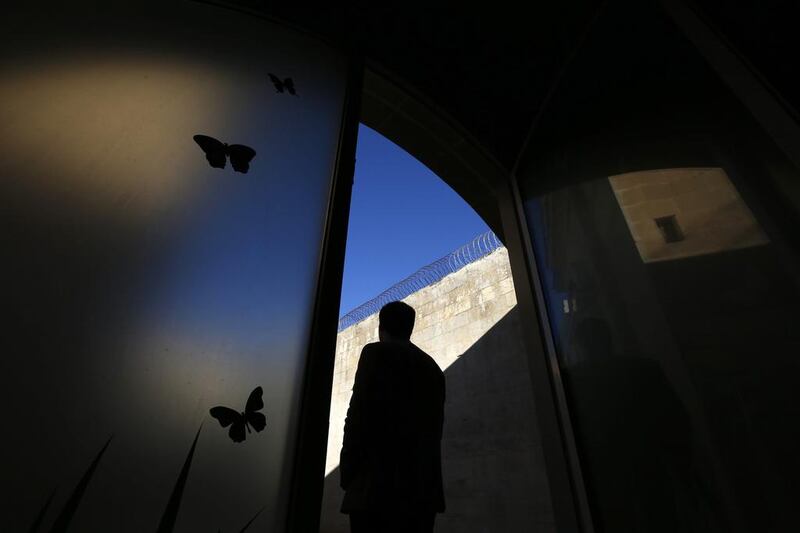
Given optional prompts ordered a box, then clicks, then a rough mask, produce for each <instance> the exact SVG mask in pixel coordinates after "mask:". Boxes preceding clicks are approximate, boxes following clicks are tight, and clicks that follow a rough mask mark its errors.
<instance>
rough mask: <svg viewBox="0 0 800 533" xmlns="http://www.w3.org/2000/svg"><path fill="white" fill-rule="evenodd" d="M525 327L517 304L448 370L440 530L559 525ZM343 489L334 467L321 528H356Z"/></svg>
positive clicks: (336, 531)
mask: <svg viewBox="0 0 800 533" xmlns="http://www.w3.org/2000/svg"><path fill="white" fill-rule="evenodd" d="M520 329H521V324H520V319H519V314H518V311H517V308H516V307H514V308H512V309H511V311H509V312H508V313H507V314H506V315H505V316H504V317H503V318H501V319H500V320H499V321H498V322H497V323H496V324H495V325H494V326H493V327H492V328H491V329H490V330H489V331H487V332H486V334H484V335H483V336H482V337H481V338H480V339H478V341H476V342H475V343H474V344H473V345H472V346H471V347H470V348H469V349H468V350H467V351H466V352H464V353H463V354H461V356H460V357H459V358H458V360H456V361H455V362H454V363H453V364H452V365H450V366H449V367H448V368H447V369H445V378H446V380H447V400H446V403H445V421H444V436H443V441H442V469H443V474H444V490H445V501H446V504H447V510H446V511H445V512H444V513H443V514H440V515H437V518H436V528H435V529H436V531H437V532H438V533H442V532H453V533H456V532H458V533H482V532H486V531H491V532H493V533H502V532H506V531H507V532H512V531H513V532H517V531H521V530H525V531H535V532H550V531H555V525H554V523H553V512H552V508H551V504H550V492H549V487H548V484H547V477H546V475H545V471H544V461H543V459H542V450H541V440H540V438H539V432H538V427H537V426H536V421H535V418H534V410H533V394H532V391H531V388H530V379H529V373H528V366H527V361H526V358H525V350H524V348H523V346H522V340H521V337H522V336H521V331H520ZM431 355H433V354H431ZM343 496H344V493H343V491H342V490H341V489H340V488H339V469H338V468H336V469H335V470H333V471H332V472H331V473H330V474H328V476H326V478H325V489H324V496H323V504H322V520H321V526H320V532H321V533H348V532H349V531H350V529H349V519H348V517H347V515H343V514H341V513H339V506H340V505H341V502H342V497H343Z"/></svg>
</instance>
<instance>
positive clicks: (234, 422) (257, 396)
mask: <svg viewBox="0 0 800 533" xmlns="http://www.w3.org/2000/svg"><path fill="white" fill-rule="evenodd" d="M263 392H264V391H263V390H261V387H256V388H255V389H253V392H251V393H250V397H249V398H247V405H245V407H244V412H243V413H239V412H237V411H234V410H233V409H231V408H230V407H223V406H222V405H218V406H216V407H212V408H211V410H210V411H209V412H210V413H211V416H213V417H214V418H216V419H217V420H218V421H219V424H220V425H221V426H222V427H224V428H226V427H228V426H231V429H230V430H228V436H229V437H230V438H231V440H232V441H233V442H242V441H243V440H244V439H245V438H247V436H246V434H245V428H246V429H247V433H250V427H251V426H252V427H253V429H255V430H256V431H261V430H263V429H264V428H265V427H266V426H267V417H266V416H264V414H263V413H257V412H256V411H260V410H261V409H263V408H264V400H262V399H261V395H262V394H263Z"/></svg>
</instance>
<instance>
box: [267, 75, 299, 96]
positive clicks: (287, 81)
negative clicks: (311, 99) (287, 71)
mask: <svg viewBox="0 0 800 533" xmlns="http://www.w3.org/2000/svg"><path fill="white" fill-rule="evenodd" d="M268 74H269V79H270V80H271V81H272V84H273V85H275V92H279V93H282V92H284V91H286V92H288V93H289V94H291V95H292V96H297V92H296V91H295V89H294V81H293V80H292V78H284V79H280V78H279V77H278V76H276V75H275V74H273V73H272V72H268Z"/></svg>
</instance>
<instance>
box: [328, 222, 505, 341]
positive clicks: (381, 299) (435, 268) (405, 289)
mask: <svg viewBox="0 0 800 533" xmlns="http://www.w3.org/2000/svg"><path fill="white" fill-rule="evenodd" d="M502 246H503V243H501V242H500V239H498V238H497V235H495V234H494V232H493V231H487V232H486V233H482V234H481V235H478V236H477V237H475V238H474V239H472V240H471V241H470V242H468V243H467V244H465V245H464V246H461V247H460V248H458V249H457V250H455V251H453V252H451V253H449V254H447V255H446V256H444V257H442V258H441V259H438V260H436V261H434V262H433V263H431V264H429V265H426V266H424V267H422V268H420V269H419V270H417V271H416V272H414V273H413V274H411V275H410V276H408V277H407V278H405V279H404V280H402V281H400V282H398V283H395V284H394V285H392V286H391V287H389V288H388V289H386V290H385V291H383V292H382V293H380V294H379V295H378V296H376V297H375V298H373V299H371V300H369V301H368V302H365V303H363V304H361V305H359V306H358V307H356V308H355V309H353V310H352V311H350V312H349V313H347V314H346V315H344V316H342V317H341V318H340V319H339V331H342V330H345V329H347V328H349V327H350V326H352V325H353V324H357V323H358V322H361V321H362V320H364V319H366V318H368V317H370V316H372V315H374V314H375V313H377V312H378V311H380V310H381V307H383V306H384V305H386V304H388V303H389V302H394V301H397V300H402V299H403V298H405V297H407V296H409V295H411V294H413V293H415V292H417V291H418V290H420V289H424V288H425V287H428V286H430V285H433V284H434V283H436V282H437V281H439V280H441V279H442V278H444V277H445V276H447V275H449V274H452V273H453V272H457V271H459V270H461V269H462V268H464V267H465V266H467V265H468V264H470V263H474V262H475V261H477V260H478V259H481V258H482V257H485V256H487V255H489V254H490V253H492V252H493V251H495V250H497V249H498V248H501V247H502Z"/></svg>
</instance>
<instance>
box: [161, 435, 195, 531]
mask: <svg viewBox="0 0 800 533" xmlns="http://www.w3.org/2000/svg"><path fill="white" fill-rule="evenodd" d="M201 429H203V424H200V427H199V428H197V435H195V436H194V442H192V447H191V448H189V454H188V455H187V456H186V461H184V463H183V468H181V473H180V474H179V475H178V481H176V482H175V488H174V489H172V495H171V496H170V497H169V501H168V502H167V508H166V509H164V514H163V515H162V516H161V521H160V522H159V523H158V530H157V533H172V530H173V528H174V527H175V520H176V519H177V518H178V509H179V508H180V506H181V499H182V498H183V489H184V487H185V486H186V480H187V479H188V478H189V469H190V468H191V467H192V457H194V449H195V447H197V439H198V438H199V437H200V430H201Z"/></svg>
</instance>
